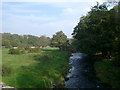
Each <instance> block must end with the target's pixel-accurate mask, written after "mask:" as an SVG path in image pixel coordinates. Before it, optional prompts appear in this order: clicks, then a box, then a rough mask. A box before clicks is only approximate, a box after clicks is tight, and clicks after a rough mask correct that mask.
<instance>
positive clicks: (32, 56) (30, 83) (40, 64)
mask: <svg viewBox="0 0 120 90" xmlns="http://www.w3.org/2000/svg"><path fill="white" fill-rule="evenodd" d="M8 50H9V49H6V48H3V49H2V69H3V76H2V82H4V83H5V84H6V85H9V86H13V87H15V88H51V87H52V85H53V84H55V85H56V87H62V86H63V84H64V77H63V76H65V75H66V73H67V72H68V69H69V65H68V56H69V54H68V52H66V51H59V50H58V49H55V48H54V49H53V48H48V49H43V50H41V51H40V52H39V53H25V54H19V55H11V54H8Z"/></svg>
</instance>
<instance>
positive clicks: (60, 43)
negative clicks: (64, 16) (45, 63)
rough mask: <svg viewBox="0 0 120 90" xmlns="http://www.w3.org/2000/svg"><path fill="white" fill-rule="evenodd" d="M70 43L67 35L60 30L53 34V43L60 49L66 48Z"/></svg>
mask: <svg viewBox="0 0 120 90" xmlns="http://www.w3.org/2000/svg"><path fill="white" fill-rule="evenodd" d="M67 44H68V39H67V36H66V35H65V34H64V33H63V32H62V31H59V32H57V33H56V34H54V35H53V38H52V41H51V45H52V46H54V47H58V48H59V49H60V50H64V49H65V48H66V46H67Z"/></svg>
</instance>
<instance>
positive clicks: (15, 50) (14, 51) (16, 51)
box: [9, 49, 20, 54]
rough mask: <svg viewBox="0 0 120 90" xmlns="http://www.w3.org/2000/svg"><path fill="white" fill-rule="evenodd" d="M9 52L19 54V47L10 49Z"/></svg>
mask: <svg viewBox="0 0 120 90" xmlns="http://www.w3.org/2000/svg"><path fill="white" fill-rule="evenodd" d="M9 54H20V50H19V49H10V50H9Z"/></svg>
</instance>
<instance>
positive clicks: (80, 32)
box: [72, 3, 120, 56]
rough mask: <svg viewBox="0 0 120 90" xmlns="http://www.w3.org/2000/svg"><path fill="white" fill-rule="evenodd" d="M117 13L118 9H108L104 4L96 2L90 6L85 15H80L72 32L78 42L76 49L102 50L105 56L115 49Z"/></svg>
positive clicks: (117, 28)
mask: <svg viewBox="0 0 120 90" xmlns="http://www.w3.org/2000/svg"><path fill="white" fill-rule="evenodd" d="M117 8H119V7H118V6H117ZM119 15H120V14H118V9H117V10H116V9H115V7H114V8H113V9H111V10H108V9H107V6H106V4H102V5H99V4H98V3H97V5H96V6H94V7H92V9H91V11H90V12H89V13H88V14H87V15H86V16H83V17H81V19H80V22H79V23H78V25H77V26H76V27H75V28H74V32H73V33H72V35H73V37H74V38H75V39H76V40H77V42H78V46H77V48H78V50H80V51H81V52H84V53H87V54H96V53H98V52H102V54H103V55H105V56H110V55H111V54H112V53H113V51H115V50H116V51H117V49H116V48H119V47H120V46H118V45H120V44H119V39H120V36H119V35H120V30H119V29H120V23H119V20H120V18H119ZM116 18H117V19H116ZM116 20H117V21H116ZM114 49H115V50H114Z"/></svg>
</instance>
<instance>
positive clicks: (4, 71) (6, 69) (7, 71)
mask: <svg viewBox="0 0 120 90" xmlns="http://www.w3.org/2000/svg"><path fill="white" fill-rule="evenodd" d="M11 71H12V70H11V68H10V67H8V66H6V65H2V76H6V75H9V74H10V73H11Z"/></svg>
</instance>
